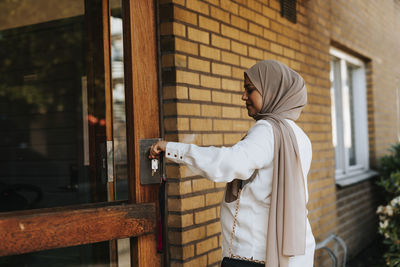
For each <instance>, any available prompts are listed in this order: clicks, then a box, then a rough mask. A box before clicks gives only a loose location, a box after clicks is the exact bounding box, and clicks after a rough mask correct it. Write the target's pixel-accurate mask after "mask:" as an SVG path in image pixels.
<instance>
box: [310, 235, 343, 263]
mask: <svg viewBox="0 0 400 267" xmlns="http://www.w3.org/2000/svg"><path fill="white" fill-rule="evenodd" d="M331 241H334V242H335V243H334V247H333V250H332V249H330V248H329V247H328V244H329V243H330V242H331ZM339 245H340V246H341V247H342V250H343V260H342V266H341V267H346V258H347V247H346V243H345V242H344V241H343V239H341V238H340V237H338V236H337V235H335V234H330V235H329V236H328V237H327V238H325V239H324V240H322V241H321V242H319V243H317V245H316V246H315V251H317V250H320V249H323V250H325V251H326V252H327V253H328V255H329V256H330V258H331V259H332V267H337V266H338V256H337V254H338V246H339Z"/></svg>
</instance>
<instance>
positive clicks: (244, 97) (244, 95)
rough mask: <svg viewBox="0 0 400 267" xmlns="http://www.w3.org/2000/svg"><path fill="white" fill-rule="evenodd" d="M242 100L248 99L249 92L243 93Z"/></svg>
mask: <svg viewBox="0 0 400 267" xmlns="http://www.w3.org/2000/svg"><path fill="white" fill-rule="evenodd" d="M242 100H243V101H246V100H247V94H246V92H244V93H243V95H242Z"/></svg>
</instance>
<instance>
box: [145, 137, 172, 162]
mask: <svg viewBox="0 0 400 267" xmlns="http://www.w3.org/2000/svg"><path fill="white" fill-rule="evenodd" d="M167 143H168V142H167V141H158V142H157V143H154V144H153V145H152V146H151V147H150V154H149V158H150V159H155V158H159V157H160V154H161V152H165V149H166V148H167Z"/></svg>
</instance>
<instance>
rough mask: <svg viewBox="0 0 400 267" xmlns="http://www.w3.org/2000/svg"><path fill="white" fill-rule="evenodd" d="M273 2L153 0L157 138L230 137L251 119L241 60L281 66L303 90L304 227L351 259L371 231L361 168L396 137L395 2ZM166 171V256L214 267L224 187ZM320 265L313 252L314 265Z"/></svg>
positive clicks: (369, 199)
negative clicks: (292, 12)
mask: <svg viewBox="0 0 400 267" xmlns="http://www.w3.org/2000/svg"><path fill="white" fill-rule="evenodd" d="M281 2H286V1H277V0H269V1H256V0H255V1H253V0H242V1H240V0H238V1H229V0H220V1H218V0H208V1H196V0H186V1H184V0H171V1H160V29H161V31H160V33H161V38H160V42H161V51H162V77H163V78H162V81H163V110H164V123H165V124H164V125H165V127H164V129H165V138H166V139H167V140H174V141H181V142H190V143H195V144H198V145H203V146H209V145H214V146H230V145H233V144H235V143H236V142H237V141H239V140H240V139H241V138H242V137H243V135H244V134H245V133H246V131H247V129H249V127H250V126H251V125H252V123H253V121H252V120H251V119H249V118H248V116H247V111H246V109H245V107H244V105H243V101H242V100H241V95H242V91H243V72H244V70H246V69H247V68H249V67H250V66H252V65H253V64H255V63H256V62H257V61H259V60H263V59H276V60H279V61H281V62H283V63H285V64H287V65H288V66H289V67H291V68H293V69H294V70H296V71H297V72H299V73H300V74H301V75H302V76H303V77H304V79H305V81H306V86H307V90H308V105H307V106H306V108H305V109H304V111H303V113H302V115H301V117H300V119H299V122H298V124H299V125H300V126H301V127H302V128H303V129H304V130H305V132H306V133H307V134H308V136H309V137H310V139H311V142H312V147H313V161H312V165H311V170H310V173H309V176H308V181H309V184H308V187H309V193H310V198H309V203H308V209H309V219H310V222H311V225H312V229H313V232H314V235H315V237H316V240H317V242H318V241H322V240H323V239H324V238H326V237H327V236H329V235H330V234H332V233H334V234H336V235H338V236H339V237H341V238H342V239H343V240H344V241H345V243H346V245H347V248H348V250H349V255H348V256H349V257H352V256H354V255H355V254H357V253H358V252H359V251H360V250H362V249H363V248H365V246H366V245H367V244H369V243H370V242H371V240H373V239H374V238H375V236H376V232H377V230H376V227H377V223H376V215H375V208H376V205H377V201H378V199H377V194H376V189H375V186H374V179H373V177H374V175H375V174H374V172H373V171H371V170H372V169H374V168H375V167H376V166H377V163H378V159H379V158H380V157H381V156H383V155H384V154H385V153H387V149H388V147H389V146H390V145H391V144H393V143H395V142H397V141H398V108H399V106H398V103H397V101H398V99H399V95H398V90H399V88H398V83H399V80H400V73H399V71H398V68H397V64H398V63H397V62H398V60H399V52H400V51H399V50H400V45H399V44H400V36H399V35H397V34H394V32H395V31H396V29H397V28H398V27H399V26H400V25H399V21H400V20H399V19H400V4H399V2H398V1H381V2H378V1H323V0H321V1H302V0H300V1H297V10H296V15H297V20H296V22H293V21H291V20H290V17H289V19H288V18H286V17H285V16H282V6H281ZM287 2H290V1H287ZM293 2H296V1H293ZM388 107H392V108H388ZM166 172H167V173H166V174H167V177H168V178H167V180H168V183H167V188H168V190H167V194H168V215H167V218H168V220H167V221H168V244H169V255H170V262H171V266H218V264H219V261H220V255H221V248H220V244H221V236H220V230H221V229H220V224H219V212H220V210H219V204H220V201H221V200H222V197H223V194H224V186H225V185H224V184H218V183H213V182H210V181H208V180H207V179H205V178H204V177H198V176H194V175H193V174H191V173H190V171H189V170H188V169H187V168H185V167H184V166H178V165H174V164H167V168H166ZM328 263H329V261H326V260H325V259H324V257H323V256H322V255H321V253H317V254H316V266H325V265H326V264H328ZM326 266H328V265H326Z"/></svg>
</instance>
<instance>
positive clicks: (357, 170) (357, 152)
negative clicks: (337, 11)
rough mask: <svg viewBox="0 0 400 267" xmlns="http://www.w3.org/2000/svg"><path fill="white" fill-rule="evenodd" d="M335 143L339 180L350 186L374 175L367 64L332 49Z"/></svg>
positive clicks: (333, 136) (333, 134) (333, 139)
mask: <svg viewBox="0 0 400 267" xmlns="http://www.w3.org/2000/svg"><path fill="white" fill-rule="evenodd" d="M330 53H331V72H330V79H331V99H332V101H331V103H332V106H331V107H332V113H331V114H332V141H333V146H334V149H335V176H336V181H337V183H338V184H339V185H348V184H351V183H354V182H357V181H360V180H364V179H366V178H369V177H371V176H372V175H373V173H372V172H370V171H369V153H368V151H369V149H368V125H367V96H366V82H365V67H364V62H363V61H362V60H360V59H358V58H355V57H353V56H350V55H348V54H346V53H344V52H342V51H339V50H337V49H334V48H331V50H330Z"/></svg>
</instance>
